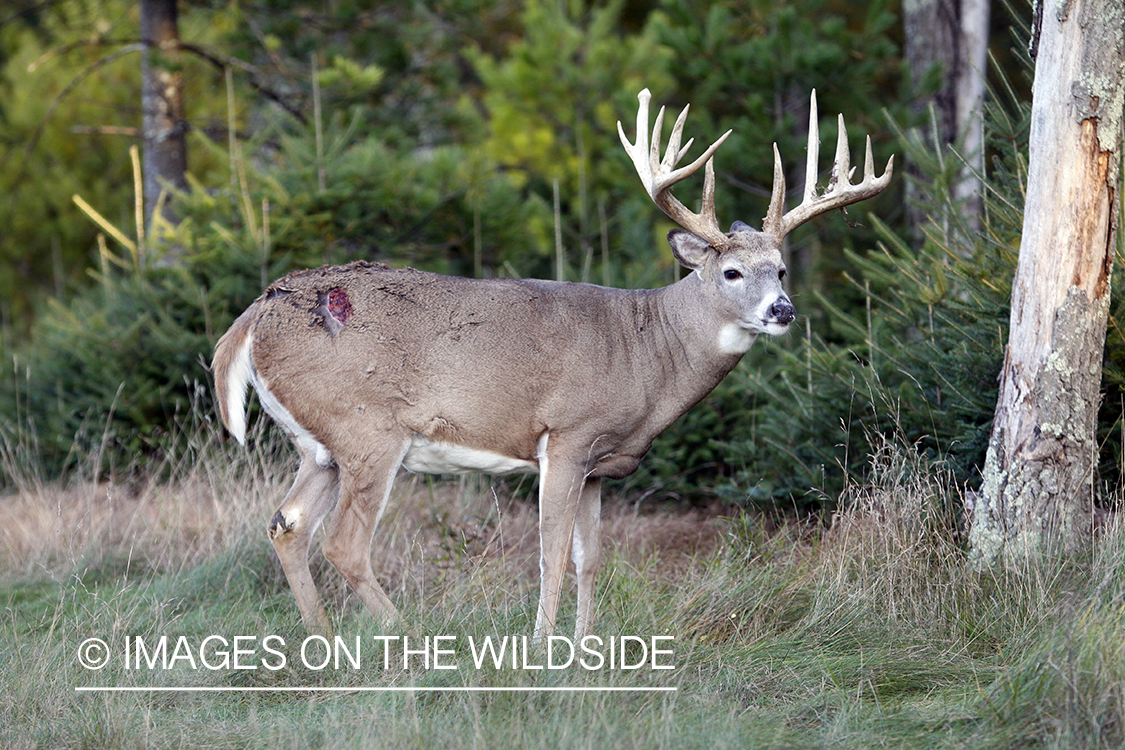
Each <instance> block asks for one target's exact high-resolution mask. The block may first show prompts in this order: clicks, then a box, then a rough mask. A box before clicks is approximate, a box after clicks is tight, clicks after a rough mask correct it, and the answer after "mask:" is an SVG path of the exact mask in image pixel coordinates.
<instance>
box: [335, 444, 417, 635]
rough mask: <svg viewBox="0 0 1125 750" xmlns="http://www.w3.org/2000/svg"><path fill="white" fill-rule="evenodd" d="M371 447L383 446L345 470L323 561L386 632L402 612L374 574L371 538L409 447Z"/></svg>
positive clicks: (384, 445)
mask: <svg viewBox="0 0 1125 750" xmlns="http://www.w3.org/2000/svg"><path fill="white" fill-rule="evenodd" d="M372 442H381V445H379V446H378V447H377V448H376V449H375V452H374V453H372V454H371V455H370V456H368V457H366V458H365V459H364V460H363V461H362V462H361V463H360V462H351V463H352V465H344V464H342V463H341V464H340V502H339V504H338V505H337V509H336V515H335V518H334V519H333V521H332V526H331V528H330V529H329V531H328V535H327V536H326V537H325V539H324V556H325V557H327V558H328V560H329V561H330V562H331V563H332V564H333V565H334V566H336V570H338V571H340V574H341V575H342V576H344V579H345V580H347V582H348V585H349V586H351V588H352V591H354V592H355V593H356V595H357V596H359V598H360V601H362V602H363V605H364V606H365V607H366V608H367V611H368V612H370V613H371V614H372V616H374V617H375V619H376V620H378V621H380V622H381V623H382V624H383V625H384V626H386V625H389V624H390V623H392V622H393V621H394V620H395V619H397V617H398V610H397V609H395V606H394V604H392V603H391V600H390V599H389V598H388V597H387V594H386V592H384V591H383V587H382V586H380V585H379V581H378V580H377V579H376V578H375V571H374V570H373V569H372V568H371V538H372V536H373V535H374V534H375V527H376V526H377V525H378V524H379V519H380V518H381V517H382V515H383V511H384V510H385V509H386V507H387V499H388V498H389V497H390V495H391V487H392V485H393V484H394V481H395V474H396V473H397V472H398V467H399V466H400V465H401V464H402V459H403V456H405V455H406V449H407V447H408V446H409V445H410V441H409V439H406V440H395V441H391V440H389V439H383V440H382V441H378V439H377V438H376V439H375V440H373V441H372ZM356 463H358V464H359V465H355V464H356Z"/></svg>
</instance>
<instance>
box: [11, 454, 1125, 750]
mask: <svg viewBox="0 0 1125 750" xmlns="http://www.w3.org/2000/svg"><path fill="white" fill-rule="evenodd" d="M263 444H264V445H266V447H267V448H268V449H264V450H260V451H255V452H251V453H248V454H247V453H240V452H238V451H235V450H233V449H232V448H229V447H223V446H219V445H216V444H213V443H212V442H210V441H209V440H207V439H203V438H200V439H199V440H198V444H196V445H194V447H193V448H192V450H191V451H190V456H191V459H190V460H189V459H187V458H185V459H183V460H182V461H181V462H180V463H178V464H175V465H173V466H171V467H169V468H168V470H167V471H165V472H163V475H164V476H165V478H164V479H162V480H160V481H159V482H153V483H150V484H147V485H145V484H138V485H134V486H130V487H121V486H115V485H112V484H93V483H90V482H81V481H78V480H76V481H75V482H73V483H72V484H71V485H69V486H66V487H55V486H44V485H42V484H40V483H38V482H36V481H34V480H33V479H31V478H27V479H26V480H25V481H22V482H21V483H20V488H19V490H18V491H16V492H13V493H12V494H10V495H8V496H4V497H0V525H2V528H3V529H4V531H3V532H2V533H0V603H2V605H3V610H2V612H3V618H2V621H0V746H3V747H9V748H22V747H51V748H55V747H62V748H70V747H74V748H80V747H81V748H85V747H96V748H102V747H129V748H149V747H152V748H163V747H203V746H206V747H217V748H227V747H230V748H245V747H265V746H269V747H281V748H286V747H294V748H298V747H299V748H306V747H314V748H345V747H349V748H350V747H356V748H364V747H419V748H422V747H426V748H428V747H434V746H440V747H443V748H449V749H453V748H462V747H465V748H493V747H566V748H571V747H590V748H635V747H645V748H693V747H700V748H704V747H706V748H713V747H732V748H733V747H738V748H775V747H776V748H791V747H834V748H835V747H839V748H870V747H904V748H914V747H917V748H930V747H938V748H940V747H951V748H962V747H963V748H970V747H971V748H978V747H980V748H1011V747H1058V748H1069V747H1082V748H1087V747H1106V748H1111V747H1120V746H1122V744H1123V743H1125V532H1123V531H1122V529H1121V526H1120V524H1118V523H1117V522H1116V521H1111V522H1110V523H1109V524H1108V526H1107V527H1106V528H1105V529H1104V530H1103V531H1102V532H1100V535H1099V536H1098V538H1097V540H1096V543H1095V545H1094V547H1093V549H1092V551H1091V552H1090V553H1089V554H1088V555H1087V556H1086V557H1085V558H1083V559H1068V560H1060V561H1044V562H1041V563H1037V564H1036V565H1034V566H1029V567H1027V568H1024V569H1018V570H1017V569H1012V570H1005V571H990V572H977V571H974V570H972V569H971V568H970V566H969V565H968V564H967V562H966V560H965V558H964V555H963V553H962V551H961V549H960V548H959V547H958V544H957V540H958V539H959V538H961V534H962V532H963V529H959V528H958V524H957V523H956V522H954V521H953V520H950V518H949V517H948V516H949V514H948V513H946V512H945V511H942V510H941V509H942V508H948V507H949V502H948V500H949V498H950V493H952V492H953V491H954V490H953V489H951V487H950V483H949V482H948V480H947V479H946V478H944V477H943V476H942V475H941V474H940V473H938V472H935V471H933V470H932V469H929V468H928V467H925V466H923V465H922V464H921V463H920V461H919V460H918V459H916V457H914V456H912V455H911V454H910V452H909V451H907V450H891V451H888V452H887V453H886V454H885V455H881V456H879V457H877V458H876V459H875V460H876V462H877V466H876V469H877V471H876V472H875V473H874V480H873V484H872V486H871V487H866V488H854V489H853V491H852V497H851V498H850V499H849V504H848V510H847V511H845V512H842V513H840V514H838V515H837V516H836V517H835V518H834V519H833V521H832V523H831V524H830V526H829V528H827V529H821V528H816V527H802V526H798V525H788V526H783V527H782V528H780V529H777V528H771V529H769V530H767V529H766V527H765V525H764V524H763V523H762V522H761V521H759V520H758V519H755V518H752V517H741V518H717V517H708V516H705V515H700V514H696V515H693V516H684V515H681V516H676V515H653V514H645V513H637V512H636V509H635V508H634V507H633V506H632V505H630V504H629V503H628V502H626V501H624V500H618V501H616V502H610V503H607V507H606V521H605V527H606V530H607V539H606V542H605V557H606V559H605V562H604V567H603V570H602V575H601V576H600V579H599V588H598V595H599V607H598V611H599V619H598V624H597V631H598V633H599V634H600V635H603V636H607V637H608V636H615V635H636V636H642V637H649V636H654V635H670V636H674V638H675V641H674V645H673V646H672V649H673V651H674V657H672V660H673V661H674V663H675V665H676V668H675V669H674V670H661V671H654V670H652V669H649V668H641V669H637V670H631V671H624V670H609V669H606V668H602V669H600V670H586V669H583V668H581V667H578V666H571V667H570V668H567V669H561V670H546V669H544V670H529V669H528V670H525V669H522V668H515V669H513V668H511V667H510V666H508V667H505V668H501V669H495V668H493V667H491V666H488V667H486V668H484V669H481V670H477V669H475V668H474V666H473V663H472V659H471V657H470V653H469V650H468V646H467V644H468V641H469V639H470V638H473V639H476V640H477V641H478V642H479V641H480V640H481V639H483V638H484V637H486V636H492V637H493V638H496V637H502V636H505V635H510V636H523V635H527V634H529V633H530V630H531V626H532V622H533V619H534V606H535V600H536V595H537V591H536V585H537V580H536V579H537V575H536V568H537V563H536V544H537V540H536V537H535V524H534V518H535V515H534V508H533V507H531V505H530V504H529V503H528V502H526V501H525V500H520V499H515V500H512V499H508V498H506V497H504V496H503V493H500V494H499V496H497V495H494V494H493V492H492V491H491V488H489V487H488V486H487V485H486V484H482V483H480V482H478V481H475V480H468V481H463V482H461V483H460V484H442V483H437V482H427V481H425V480H421V479H415V480H414V481H410V480H408V479H405V478H403V479H400V487H399V488H398V489H396V492H395V496H394V498H393V499H392V504H393V506H392V508H391V510H390V511H389V512H388V515H387V518H386V519H385V522H384V525H383V526H382V527H381V528H380V530H379V532H378V533H377V534H376V537H375V544H374V547H373V550H374V556H375V560H376V568H377V570H379V571H381V573H380V575H381V576H382V580H383V581H384V587H385V588H386V589H387V591H388V594H389V595H390V596H391V598H392V599H393V600H394V601H395V602H396V604H398V606H399V608H400V610H401V612H402V615H403V623H404V625H403V627H402V630H401V632H396V634H400V635H402V634H405V635H407V636H409V637H411V638H413V639H421V638H423V637H425V636H431V637H432V636H437V635H442V636H450V637H451V638H452V639H453V640H451V641H448V642H447V645H448V646H450V647H453V648H454V649H455V655H454V656H453V657H451V658H448V659H447V661H448V662H450V663H456V664H457V665H458V667H459V668H458V669H456V670H434V669H424V668H422V666H421V664H420V662H419V659H420V657H415V659H414V665H413V668H411V669H409V670H407V671H403V670H402V669H399V668H393V669H390V670H385V669H383V666H382V663H381V652H377V651H376V649H375V641H374V640H372V638H373V636H377V635H379V631H378V628H377V627H376V625H375V624H374V622H373V621H372V620H371V619H370V618H369V617H368V616H367V615H366V613H365V612H363V611H362V609H361V608H360V607H359V606H358V605H357V603H356V601H355V599H354V597H352V596H350V595H349V593H348V591H347V588H346V587H345V586H344V585H343V584H342V583H341V581H340V579H339V576H338V575H336V573H335V572H334V571H333V570H332V569H331V566H329V565H327V564H326V563H324V561H323V559H321V558H320V557H319V555H317V556H315V559H314V569H315V570H316V575H317V577H318V582H319V584H320V588H321V591H322V593H323V594H324V595H325V598H326V600H327V601H328V604H329V608H330V610H331V612H332V613H333V616H334V617H336V618H337V621H336V628H337V633H338V634H340V635H341V636H342V637H344V639H345V641H346V642H347V643H349V644H351V643H352V642H353V641H354V639H355V638H356V637H357V636H358V637H359V638H360V639H361V644H362V645H363V664H362V666H361V668H359V669H352V668H350V667H347V666H342V667H341V668H340V669H335V668H331V667H329V668H326V669H322V670H316V669H311V668H308V667H306V666H304V665H302V664H301V663H300V656H299V644H300V643H301V641H302V639H303V638H304V632H303V630H302V629H301V627H300V621H299V617H298V614H297V611H296V606H295V604H294V602H293V599H292V596H291V595H290V593H289V590H288V587H287V585H286V583H285V580H284V576H283V575H282V573H281V571H280V569H279V566H278V565H277V563H276V561H275V559H274V557H273V553H272V549H271V547H270V545H269V542H268V540H267V539H266V536H265V533H264V528H265V524H266V522H267V521H268V519H269V518H270V516H271V515H272V511H273V509H274V506H275V505H276V504H277V502H278V501H279V498H280V496H281V495H282V494H283V493H284V490H285V485H286V483H287V481H288V480H289V476H290V470H291V468H292V467H291V465H290V464H291V461H290V460H289V459H287V458H285V457H284V455H285V454H284V453H280V452H279V451H276V450H273V449H272V448H271V447H270V446H269V444H268V441H265V442H264V443H263ZM279 455H280V456H282V457H280V458H279V457H278V456H279ZM7 469H8V471H10V472H13V475H16V474H18V472H16V467H12V466H8V467H7ZM24 476H25V477H30V476H31V475H30V474H26V475H24ZM529 489H530V488H529V487H528V486H527V485H526V483H525V485H524V486H523V487H522V488H520V490H519V494H520V495H521V496H523V495H526V494H527V492H528V490H529ZM564 602H565V605H564V611H563V612H562V613H561V615H560V622H561V623H563V624H562V628H563V630H564V632H565V630H566V629H567V628H569V626H570V623H571V622H572V621H573V620H572V618H573V610H574V604H573V591H571V592H569V594H568V596H567V597H564ZM214 634H217V635H221V636H224V637H226V638H227V639H231V638H233V636H235V635H242V636H255V637H257V638H258V639H262V638H264V637H266V636H268V635H275V636H278V637H280V638H282V639H284V641H285V644H286V645H285V647H284V649H282V650H283V651H284V652H285V654H286V657H287V663H286V665H285V667H284V668H281V669H277V670H270V669H266V668H264V667H263V666H261V662H260V660H261V659H262V658H263V657H267V656H268V654H266V653H265V652H264V651H262V650H261V647H260V646H259V647H258V650H257V651H256V652H255V654H254V656H252V657H251V658H250V659H249V662H250V663H253V664H259V668H258V669H255V670H246V669H244V670H234V669H219V670H210V669H206V668H204V667H202V666H200V665H197V668H196V669H191V668H190V667H189V666H188V664H187V663H186V661H185V660H180V661H179V662H178V665H177V667H176V668H174V669H170V670H163V669H148V668H147V667H146V666H145V665H142V668H141V669H139V670H138V669H126V668H125V666H124V664H123V660H122V657H121V654H122V651H123V649H124V645H125V643H126V641H127V640H128V641H129V642H130V643H135V639H136V638H137V637H140V638H142V639H143V640H144V641H145V643H146V644H149V645H150V646H151V645H153V644H155V643H156V642H157V640H158V639H159V637H160V636H161V635H167V636H169V637H170V639H171V640H172V642H173V643H174V642H175V640H176V639H177V638H178V637H179V636H183V637H184V638H185V641H186V642H187V643H188V644H189V645H194V646H198V645H199V644H200V643H201V642H202V641H203V639H204V638H206V637H207V636H209V635H214ZM91 637H97V638H101V639H103V640H105V641H106V642H107V643H108V644H109V647H110V650H111V652H112V653H113V654H114V655H115V658H114V660H113V661H112V662H111V663H110V664H109V666H107V667H105V668H104V669H102V670H99V671H91V670H88V669H85V668H83V667H82V666H81V665H80V664H79V662H78V650H79V644H80V643H82V642H83V641H84V640H85V639H87V638H91ZM259 642H260V641H259ZM274 644H275V645H277V642H276V641H275V642H274ZM634 649H635V644H634ZM392 653H394V654H395V656H396V659H397V658H401V651H400V650H393V651H392ZM629 653H630V655H631V658H632V657H634V656H635V655H636V651H635V650H633V651H630V652H629ZM196 655H197V652H196ZM377 655H378V657H377ZM529 657H530V660H531V663H533V664H536V663H542V661H543V658H544V654H543V653H542V650H541V649H540V650H535V649H533V650H532V651H531V652H530V654H529ZM216 658H217V657H216ZM275 663H276V662H275ZM90 685H96V686H115V687H130V686H132V687H138V686H169V687H172V686H175V687H186V686H207V687H223V686H238V687H250V686H252V687H286V688H301V687H306V688H307V687H332V688H347V689H352V690H344V691H342V692H313V691H308V690H306V691H298V692H256V693H222V694H216V693H166V692H155V693H154V692H139V693H137V692H131V693H79V692H76V691H75V687H78V686H90ZM365 686H397V687H408V686H413V687H431V688H433V687H460V686H489V687H575V686H612V687H639V686H666V687H675V688H676V691H675V692H671V693H639V692H585V693H579V692H540V693H511V692H487V693H464V692H456V693H455V692H423V691H417V690H416V691H411V692H399V693H371V692H360V691H358V690H354V689H355V688H359V687H365Z"/></svg>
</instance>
